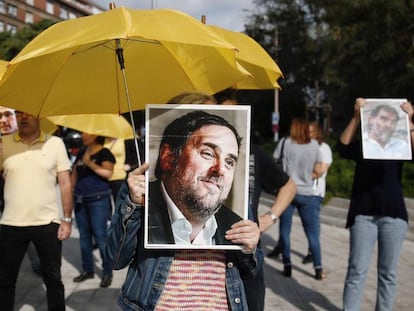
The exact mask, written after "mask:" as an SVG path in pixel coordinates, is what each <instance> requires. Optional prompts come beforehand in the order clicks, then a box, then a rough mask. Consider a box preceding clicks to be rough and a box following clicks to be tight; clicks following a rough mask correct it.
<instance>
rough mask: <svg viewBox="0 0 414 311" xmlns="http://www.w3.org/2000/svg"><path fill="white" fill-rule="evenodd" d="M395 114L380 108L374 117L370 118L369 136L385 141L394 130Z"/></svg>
mask: <svg viewBox="0 0 414 311" xmlns="http://www.w3.org/2000/svg"><path fill="white" fill-rule="evenodd" d="M396 125H397V116H396V115H395V114H394V113H392V112H387V111H385V110H381V111H380V112H379V113H378V115H377V116H376V117H373V118H372V119H371V120H370V126H371V131H370V137H371V138H373V139H375V140H377V141H380V142H382V143H387V142H388V141H389V140H390V139H391V137H392V135H393V134H394V132H395V127H396Z"/></svg>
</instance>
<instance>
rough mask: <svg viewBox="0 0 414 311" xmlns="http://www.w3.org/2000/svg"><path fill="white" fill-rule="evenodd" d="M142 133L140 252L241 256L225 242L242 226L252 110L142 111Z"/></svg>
mask: <svg viewBox="0 0 414 311" xmlns="http://www.w3.org/2000/svg"><path fill="white" fill-rule="evenodd" d="M146 129H147V133H146V146H145V153H146V157H145V158H146V159H147V162H149V164H150V170H149V171H148V172H147V178H146V181H147V183H148V185H147V187H146V188H147V193H146V195H145V199H146V202H145V227H144V230H145V234H144V237H145V238H144V241H145V242H144V244H145V247H146V248H163V249H241V246H240V245H236V244H233V243H231V242H230V241H228V240H226V239H225V237H224V235H225V232H226V231H227V230H228V229H229V228H230V227H231V225H232V224H234V223H236V222H238V221H239V220H242V219H247V211H248V173H249V170H248V164H249V163H248V155H249V148H250V107H249V106H217V105H147V108H146ZM198 227H199V228H198ZM197 228H198V229H197ZM195 229H197V230H195ZM193 235H194V236H193Z"/></svg>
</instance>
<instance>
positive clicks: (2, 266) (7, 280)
mask: <svg viewBox="0 0 414 311" xmlns="http://www.w3.org/2000/svg"><path fill="white" fill-rule="evenodd" d="M58 228H59V225H58V224H56V223H51V224H48V225H44V226H30V227H14V226H6V225H1V227H0V254H1V255H0V305H1V306H0V309H1V310H3V311H13V309H14V296H15V287H16V280H17V276H18V274H19V270H20V265H21V263H22V260H23V258H24V255H25V253H26V250H27V247H28V246H29V243H31V242H33V244H34V246H35V248H36V251H37V253H38V254H39V259H40V264H41V268H42V275H43V281H44V282H45V285H46V295H47V305H48V310H50V311H51V310H54V311H64V310H65V289H64V286H63V283H62V278H61V272H60V267H61V262H62V241H60V240H58V239H57V231H58Z"/></svg>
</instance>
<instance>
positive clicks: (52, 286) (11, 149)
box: [0, 111, 73, 311]
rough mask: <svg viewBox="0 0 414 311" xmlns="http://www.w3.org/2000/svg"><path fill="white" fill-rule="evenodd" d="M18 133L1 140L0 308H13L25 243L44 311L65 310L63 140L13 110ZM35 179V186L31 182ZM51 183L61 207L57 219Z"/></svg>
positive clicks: (67, 224)
mask: <svg viewBox="0 0 414 311" xmlns="http://www.w3.org/2000/svg"><path fill="white" fill-rule="evenodd" d="M16 117H17V123H18V128H19V130H18V132H17V133H15V134H12V135H8V136H4V137H3V138H2V146H1V147H2V148H0V149H1V161H0V165H1V169H2V170H3V177H4V180H5V186H4V202H5V207H4V212H3V215H2V218H1V221H0V224H1V225H0V254H1V256H0V306H1V307H0V308H1V310H2V311H13V310H14V299H15V287H16V280H17V276H18V274H19V270H20V265H21V263H22V260H23V257H24V255H25V253H26V250H27V247H28V245H29V243H31V242H33V244H34V245H35V248H36V250H37V253H38V254H39V258H40V263H41V269H42V275H43V280H44V282H45V285H46V294H47V303H48V310H54V311H63V310H65V293H64V285H63V283H62V277H61V271H60V269H61V263H62V240H66V239H68V238H69V237H70V234H71V230H72V227H71V222H72V218H71V217H72V203H73V201H72V192H71V182H70V175H69V170H70V161H69V158H68V155H67V153H66V148H65V145H64V143H63V141H62V140H61V139H60V138H58V137H56V136H49V135H47V134H45V133H44V132H42V131H41V130H40V124H39V119H38V117H35V116H33V115H30V114H27V113H25V112H21V111H16ZM34 180H35V182H34ZM56 181H57V182H58V184H59V188H60V193H61V201H62V207H63V218H61V219H60V217H59V215H60V213H59V210H58V206H59V205H58V202H57V200H58V196H57V192H56Z"/></svg>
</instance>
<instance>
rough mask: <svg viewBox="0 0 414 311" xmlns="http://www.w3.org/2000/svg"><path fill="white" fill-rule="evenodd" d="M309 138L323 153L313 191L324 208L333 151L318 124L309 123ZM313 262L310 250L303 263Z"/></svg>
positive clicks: (314, 175)
mask: <svg viewBox="0 0 414 311" xmlns="http://www.w3.org/2000/svg"><path fill="white" fill-rule="evenodd" d="M309 136H310V137H311V138H312V139H315V140H317V141H318V143H319V151H320V153H321V156H322V158H321V161H320V162H319V163H318V165H319V168H317V169H316V171H318V172H319V174H322V175H320V176H319V177H318V176H317V175H316V174H315V173H313V178H314V179H313V190H314V193H315V195H316V196H317V197H318V198H319V201H320V207H322V203H323V200H324V198H325V194H326V176H327V174H328V170H329V167H330V166H331V164H332V161H333V160H332V150H331V147H329V145H328V144H327V143H325V141H324V134H323V131H322V128H321V126H320V124H319V123H318V122H311V123H309ZM311 262H313V258H312V252H311V250H310V248H308V253H307V255H306V256H305V257H304V258H303V260H302V263H303V264H307V263H311Z"/></svg>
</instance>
